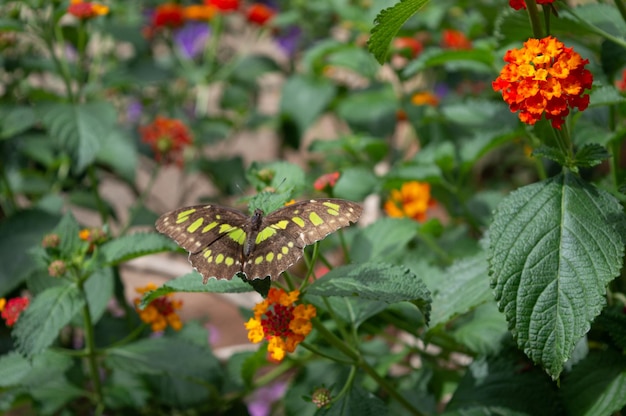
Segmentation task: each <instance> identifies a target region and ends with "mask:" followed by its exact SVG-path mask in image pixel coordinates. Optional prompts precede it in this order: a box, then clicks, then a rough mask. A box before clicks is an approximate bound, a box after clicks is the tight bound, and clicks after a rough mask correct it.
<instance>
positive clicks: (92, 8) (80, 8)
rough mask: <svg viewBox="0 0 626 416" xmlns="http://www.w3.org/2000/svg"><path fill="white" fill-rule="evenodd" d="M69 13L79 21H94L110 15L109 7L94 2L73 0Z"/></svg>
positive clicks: (68, 9)
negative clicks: (96, 18) (99, 17)
mask: <svg viewBox="0 0 626 416" xmlns="http://www.w3.org/2000/svg"><path fill="white" fill-rule="evenodd" d="M67 12H68V13H69V14H71V15H73V16H76V17H78V18H79V19H92V18H94V17H98V16H104V15H106V14H108V13H109V7H108V6H105V5H103V4H100V3H96V2H92V1H83V0H72V1H71V2H70V5H69V6H68V8H67Z"/></svg>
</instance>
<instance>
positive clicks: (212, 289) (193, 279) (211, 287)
mask: <svg viewBox="0 0 626 416" xmlns="http://www.w3.org/2000/svg"><path fill="white" fill-rule="evenodd" d="M251 291H252V288H251V287H250V285H248V284H247V283H245V282H243V281H242V280H241V279H232V280H224V279H213V278H211V279H209V280H208V281H207V283H206V285H205V284H203V283H202V275H200V273H198V272H193V273H189V274H186V275H184V276H181V277H177V278H176V279H172V280H168V281H167V282H165V283H164V284H163V285H162V286H161V287H159V288H158V289H156V290H153V291H152V292H150V293H148V294H146V296H144V298H143V299H142V301H141V305H142V307H143V306H145V305H147V304H149V303H150V302H152V301H153V300H154V299H156V298H158V297H159V296H163V295H167V294H168V293H175V292H192V293H207V292H208V293H243V292H251Z"/></svg>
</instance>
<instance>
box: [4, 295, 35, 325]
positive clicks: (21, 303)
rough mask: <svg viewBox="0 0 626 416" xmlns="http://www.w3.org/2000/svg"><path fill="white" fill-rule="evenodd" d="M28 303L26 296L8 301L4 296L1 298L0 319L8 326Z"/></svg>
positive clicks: (13, 323) (14, 321)
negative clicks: (0, 316)
mask: <svg viewBox="0 0 626 416" xmlns="http://www.w3.org/2000/svg"><path fill="white" fill-rule="evenodd" d="M29 304H30V299H28V298H27V297H26V296H21V297H18V298H13V299H9V300H8V301H7V300H6V299H5V298H1V299H0V311H2V319H4V322H5V323H6V325H7V326H8V327H11V326H13V325H15V323H16V322H17V320H18V318H19V317H20V314H21V313H22V312H24V310H25V309H26V308H28V305H29Z"/></svg>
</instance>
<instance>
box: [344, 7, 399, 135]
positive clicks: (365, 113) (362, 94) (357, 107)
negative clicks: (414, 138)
mask: <svg viewBox="0 0 626 416" xmlns="http://www.w3.org/2000/svg"><path fill="white" fill-rule="evenodd" d="M405 1H406V0H405ZM398 107H399V104H398V98H397V96H396V93H395V92H394V91H393V88H391V87H390V86H388V85H385V86H381V87H378V88H374V89H370V90H363V91H357V92H352V93H351V94H350V95H349V96H347V97H345V98H344V99H342V100H341V101H340V102H339V104H338V106H337V113H338V114H339V116H340V117H341V118H343V119H345V120H346V121H347V122H348V123H349V124H350V126H351V127H352V129H353V130H355V131H364V132H367V133H369V134H373V135H375V136H380V137H382V136H385V135H387V134H391V133H393V131H394V129H395V128H396V124H397V119H396V114H397V110H398Z"/></svg>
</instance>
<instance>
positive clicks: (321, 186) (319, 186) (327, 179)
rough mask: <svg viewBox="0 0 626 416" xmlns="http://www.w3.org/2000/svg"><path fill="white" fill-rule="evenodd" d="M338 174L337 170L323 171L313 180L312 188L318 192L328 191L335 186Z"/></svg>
mask: <svg viewBox="0 0 626 416" xmlns="http://www.w3.org/2000/svg"><path fill="white" fill-rule="evenodd" d="M340 176H341V174H340V173H339V172H331V173H325V174H323V175H322V176H320V177H319V178H317V179H316V180H315V182H313V188H315V189H316V190H317V191H320V192H323V191H329V190H331V189H332V188H333V187H334V186H335V184H336V183H337V181H338V180H339V177H340Z"/></svg>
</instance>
